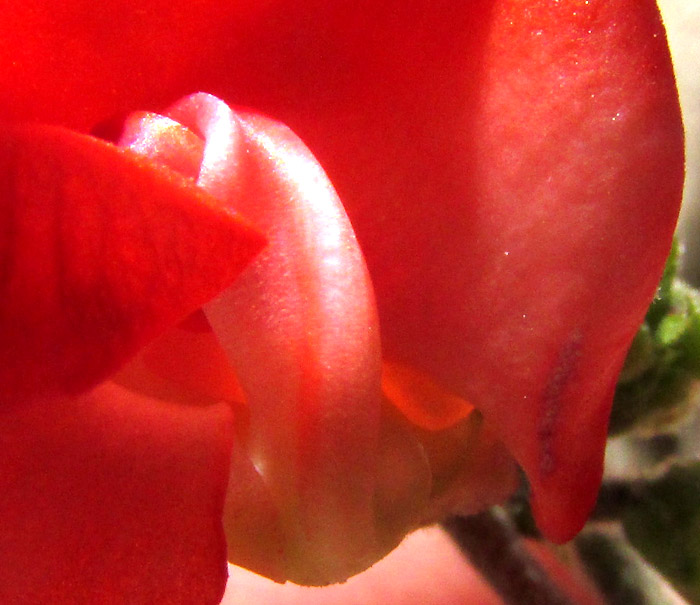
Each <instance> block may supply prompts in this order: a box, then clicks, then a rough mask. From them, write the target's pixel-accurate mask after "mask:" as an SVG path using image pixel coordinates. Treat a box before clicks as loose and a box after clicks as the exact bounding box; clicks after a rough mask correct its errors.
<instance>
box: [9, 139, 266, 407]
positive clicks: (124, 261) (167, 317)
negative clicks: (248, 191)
mask: <svg viewBox="0 0 700 605" xmlns="http://www.w3.org/2000/svg"><path fill="white" fill-rule="evenodd" d="M263 243H264V239H263V237H262V236H261V235H260V234H259V233H258V232H256V231H255V230H254V229H253V228H252V227H250V226H249V225H248V224H247V223H245V222H244V221H243V220H242V219H240V218H239V217H238V216H236V215H235V213H233V212H232V211H230V210H229V209H226V208H223V207H221V206H219V205H218V204H217V201H216V200H215V199H214V198H212V197H210V196H208V195H206V193H204V192H202V191H201V190H200V189H199V188H198V187H196V185H195V183H194V181H192V180H188V179H185V178H183V177H181V176H179V175H178V174H176V173H174V172H171V171H169V170H165V169H162V168H161V169H156V168H155V167H154V165H153V164H151V163H150V162H148V161H145V160H144V159H143V158H140V157H138V156H137V155H135V154H133V153H131V152H128V151H124V150H120V149H118V148H117V147H115V146H113V145H110V144H107V143H104V142H101V141H99V140H97V139H94V138H91V137H87V136H84V135H79V134H75V133H73V132H71V131H68V130H65V129H62V128H56V127H47V126H18V127H14V128H7V129H4V130H3V131H2V132H1V133H0V259H2V264H0V333H1V334H2V339H1V340H0V384H1V385H2V395H0V403H2V404H3V405H7V404H8V403H10V404H15V403H18V402H19V401H21V400H23V399H32V398H36V397H38V398H41V397H43V396H57V395H63V394H77V393H80V392H82V391H84V390H86V389H88V388H90V387H93V386H94V385H95V384H97V383H98V382H99V381H101V380H103V379H105V378H106V377H107V376H108V375H109V374H110V373H112V372H114V371H115V370H116V369H118V368H119V367H120V366H121V365H122V364H123V363H124V362H125V361H126V360H127V359H128V358H129V357H130V356H132V355H134V354H135V353H136V351H138V349H139V348H140V347H142V346H143V345H144V343H146V342H147V341H148V340H150V339H152V338H154V337H155V336H157V335H159V334H160V333H162V332H163V331H165V330H166V329H167V328H169V327H171V326H173V325H174V324H175V323H177V322H178V321H179V320H181V319H184V318H185V317H186V316H187V315H188V314H190V313H191V312H192V311H194V310H196V309H197V308H198V307H200V306H201V305H202V303H204V302H206V301H207V300H209V299H211V298H212V297H213V296H214V295H215V294H216V293H218V292H219V291H221V290H222V289H223V288H225V287H226V286H227V285H229V284H230V283H231V282H232V281H233V280H234V279H235V278H236V276H237V275H238V274H239V273H240V271H241V269H242V268H243V267H244V266H245V265H246V264H247V263H248V262H249V261H250V259H251V258H252V257H253V256H254V255H255V254H256V253H257V252H258V251H259V250H260V249H261V247H262V246H263Z"/></svg>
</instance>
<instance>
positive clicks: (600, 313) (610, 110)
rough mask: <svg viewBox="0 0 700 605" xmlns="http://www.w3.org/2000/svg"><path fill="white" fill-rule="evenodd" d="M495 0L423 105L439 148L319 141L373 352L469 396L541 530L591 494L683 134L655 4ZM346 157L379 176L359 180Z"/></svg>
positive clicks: (652, 268)
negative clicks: (437, 91)
mask: <svg viewBox="0 0 700 605" xmlns="http://www.w3.org/2000/svg"><path fill="white" fill-rule="evenodd" d="M492 7H493V10H492V14H491V16H490V19H491V21H490V23H489V28H490V29H489V31H488V37H487V39H486V40H485V43H484V45H483V48H481V49H480V51H479V52H476V53H474V54H472V55H471V56H469V55H465V56H463V57H462V58H461V59H460V61H463V63H461V64H459V65H460V68H461V70H462V74H463V75H462V76H461V77H460V76H459V75H458V73H453V76H454V79H453V87H452V89H453V90H454V91H455V95H456V97H453V98H455V99H456V98H458V97H459V98H461V103H459V102H457V101H456V100H455V101H454V104H453V105H452V106H451V107H450V108H449V111H447V112H444V113H439V114H438V113H437V108H440V109H441V110H442V109H444V104H443V105H439V106H436V112H435V113H431V112H430V111H429V109H428V108H425V110H426V114H427V115H429V116H431V118H430V119H432V121H433V127H434V128H435V129H436V136H437V137H438V139H437V140H438V141H441V148H439V149H435V150H432V149H429V148H424V149H423V150H422V154H421V153H419V152H417V151H416V154H417V155H416V156H415V157H412V156H411V155H409V154H408V153H405V154H404V155H403V156H402V155H398V156H397V155H396V154H395V153H394V152H393V150H394V147H393V146H392V144H395V142H396V140H395V139H394V140H393V141H390V142H388V143H386V144H382V143H381V142H377V141H376V138H373V139H371V142H368V143H366V146H365V147H363V153H364V155H365V157H364V158H362V157H361V156H359V155H358V154H357V153H355V151H356V150H355V149H354V147H353V145H352V143H346V141H351V140H352V137H353V135H352V134H348V132H347V129H345V130H342V132H343V134H342V140H341V137H338V138H337V139H335V140H334V141H333V142H329V141H327V142H326V143H325V144H322V145H323V146H322V148H321V151H320V153H319V156H320V158H321V161H322V162H324V166H326V167H327V168H328V170H329V172H330V174H331V176H332V177H333V178H334V183H336V184H337V186H338V187H339V190H340V193H341V196H342V198H343V199H344V201H346V205H347V207H348V208H349V214H350V216H351V219H352V220H353V224H354V225H355V227H356V229H357V232H358V237H359V239H360V241H361V243H362V244H363V250H364V251H365V252H366V254H367V257H368V264H369V266H370V270H371V272H372V276H373V283H374V285H375V287H376V289H377V297H378V304H379V309H380V316H381V322H382V323H381V326H382V333H383V336H384V343H385V345H386V350H387V352H388V354H389V355H393V356H396V357H397V358H399V359H400V360H402V361H403V362H405V363H409V364H414V365H416V366H417V367H420V368H422V369H423V370H426V371H428V372H429V373H430V374H432V375H434V376H437V377H439V378H440V379H441V380H442V381H443V383H444V384H446V385H448V386H449V387H451V388H452V389H454V390H456V391H457V392H459V393H461V394H462V395H463V396H466V397H467V398H468V399H469V401H470V402H471V403H473V404H474V405H475V406H476V407H478V408H479V409H480V410H482V411H483V413H484V414H485V416H486V417H487V419H488V420H489V421H490V424H491V426H493V427H495V428H496V429H497V430H498V431H499V434H500V435H501V437H502V438H503V440H504V442H505V443H506V444H507V446H508V447H509V448H510V449H511V451H512V452H513V453H514V455H515V456H516V458H517V459H518V460H519V462H520V463H521V464H522V465H523V466H524V468H525V470H526V472H527V474H528V476H529V479H530V481H531V483H532V487H533V493H534V510H535V514H536V516H537V518H538V522H539V524H540V526H541V528H542V529H543V531H544V532H545V533H546V534H547V535H548V536H549V537H550V538H552V539H555V540H565V539H567V538H569V537H571V536H572V535H573V533H575V532H576V531H577V530H578V529H579V528H580V527H581V525H582V523H583V522H584V519H585V517H586V516H587V514H588V512H589V511H590V509H591V507H592V505H593V502H594V500H595V495H596V490H597V486H598V483H599V480H600V475H601V467H602V458H603V447H604V443H605V438H606V435H605V432H606V425H607V419H608V414H609V408H610V403H611V397H612V391H613V388H614V385H615V380H616V376H617V371H618V370H619V367H620V365H621V363H622V361H623V359H624V356H625V351H626V349H627V347H628V345H629V343H630V340H631V338H632V337H633V335H634V333H635V331H636V329H637V326H638V325H639V322H640V321H641V319H642V317H643V315H644V312H645V309H646V306H647V305H648V303H649V301H650V300H651V297H652V296H653V294H654V290H655V286H656V283H657V281H658V278H659V276H660V272H661V270H662V267H663V263H664V259H665V256H666V254H667V252H668V249H669V243H670V238H671V234H672V231H673V228H674V224H675V220H676V215H677V211H678V205H679V202H680V192H681V184H682V178H683V144H682V143H683V141H682V130H681V123H680V117H679V109H678V102H677V97H676V92H675V86H674V81H673V74H672V71H671V64H670V61H669V57H668V51H667V48H666V44H665V40H664V32H663V29H662V26H661V23H660V20H659V17H658V14H657V11H656V7H655V3H653V2H639V1H638V0H635V1H631V0H616V1H610V2H573V3H572V2H567V3H554V2H513V1H505V0H503V1H499V2H494V3H493V4H492ZM403 60H404V61H406V62H407V63H408V64H411V65H413V63H412V62H411V61H410V60H409V59H407V58H404V59H403ZM448 65H449V66H450V67H452V64H448ZM464 74H469V76H466V75H464ZM423 75H424V76H425V74H423ZM467 78H468V81H467ZM417 84H418V83H417ZM418 90H420V86H419V87H418ZM420 96H421V95H420V93H415V94H414V95H413V96H412V97H411V102H412V103H413V102H414V98H415V97H420ZM418 102H420V101H418ZM402 109H403V105H399V106H398V107H397V111H399V112H400V111H401V110H402ZM364 110H365V111H367V107H366V106H365V107H364ZM359 111H360V110H359V109H358V112H359ZM338 113H340V112H338ZM368 114H369V115H372V114H371V112H368ZM406 115H413V113H410V114H406ZM405 117H406V116H405ZM404 123H408V122H407V121H406V120H404ZM438 126H441V128H440V129H438V128H437V127H438ZM315 129H316V126H311V127H310V129H309V130H310V132H315ZM298 130H299V131H300V132H301V133H302V135H303V133H304V129H303V128H298ZM330 131H331V129H330V128H326V129H325V130H324V132H330ZM378 132H381V135H382V136H384V135H385V132H386V131H385V130H384V129H382V130H378ZM445 132H447V133H449V136H448V137H447V139H440V138H439V136H440V134H441V133H442V134H445ZM407 136H408V135H407ZM312 142H313V141H312ZM333 144H335V145H337V147H336V148H335V149H333V148H332V147H333ZM407 144H409V145H410V146H411V148H412V149H416V146H417V145H418V142H417V141H411V142H410V143H407ZM358 158H359V159H358ZM440 158H443V160H442V162H443V163H442V164H440ZM355 162H366V164H367V166H368V167H369V168H368V170H377V169H373V168H371V166H372V165H374V166H384V167H385V169H387V170H388V168H386V166H390V169H391V171H392V174H393V179H392V180H389V179H387V178H386V177H385V176H383V175H378V176H377V178H374V179H372V178H370V179H369V180H360V179H358V177H357V175H358V174H361V173H362V166H360V165H359V163H358V164H355ZM377 172H378V171H377ZM417 172H419V173H418V174H417ZM397 174H398V175H403V178H401V177H400V176H399V177H397V176H396V175H397ZM334 175H335V176H334ZM380 177H381V178H380ZM417 179H419V181H417ZM412 183H413V186H412Z"/></svg>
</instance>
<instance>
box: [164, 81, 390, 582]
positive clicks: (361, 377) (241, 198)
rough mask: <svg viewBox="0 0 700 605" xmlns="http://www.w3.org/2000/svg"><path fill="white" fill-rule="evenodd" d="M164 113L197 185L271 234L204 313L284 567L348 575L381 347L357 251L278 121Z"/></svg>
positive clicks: (371, 438)
mask: <svg viewBox="0 0 700 605" xmlns="http://www.w3.org/2000/svg"><path fill="white" fill-rule="evenodd" d="M168 114H169V115H170V116H171V117H173V118H175V119H177V120H178V121H179V122H181V123H183V124H185V125H186V126H189V127H190V128H191V129H193V130H195V131H198V132H201V133H202V135H203V137H204V138H205V140H206V146H205V148H204V157H203V163H202V168H201V170H200V175H199V180H198V183H199V184H200V185H201V186H202V187H203V188H204V189H205V190H206V191H208V192H209V193H211V194H212V195H215V196H216V197H218V198H219V199H221V200H225V201H226V203H228V204H230V205H231V207H233V208H234V209H236V211H238V212H240V213H241V214H243V215H245V216H247V217H249V218H250V219H251V220H253V221H254V222H255V224H256V225H257V226H259V227H260V228H261V229H263V231H264V233H265V234H266V235H267V237H268V238H269V241H270V245H269V246H268V247H267V248H266V250H265V251H264V252H263V253H262V255H261V256H260V257H259V258H258V259H257V260H256V261H255V262H254V263H253V264H252V265H251V266H250V267H249V268H248V270H246V271H244V273H243V274H242V275H241V277H240V279H239V280H237V282H236V284H235V285H234V286H232V287H231V288H229V289H228V290H227V291H226V292H225V293H224V294H223V295H222V296H220V297H219V298H218V299H217V300H216V301H214V302H212V303H210V304H208V305H206V312H207V315H208V317H209V320H210V322H211V324H212V326H213V328H214V330H215V332H216V333H217V335H218V336H219V338H220V339H221V340H222V343H223V346H224V348H225V349H226V350H227V352H228V354H229V356H230V358H231V360H232V364H233V366H234V367H235V369H236V372H237V375H238V377H239V379H240V381H241V385H242V387H243V390H244V391H245V394H246V401H247V404H248V406H249V407H250V426H249V428H248V434H249V435H250V440H249V443H247V448H246V453H247V455H248V456H249V457H250V459H251V461H252V463H253V466H254V467H255V470H256V471H257V472H258V473H259V474H260V476H261V477H262V480H263V482H264V484H265V486H266V488H267V489H268V490H269V495H268V498H269V499H270V501H271V505H272V506H273V507H276V508H277V510H278V513H277V514H278V516H279V519H278V523H279V524H280V526H281V528H282V531H283V533H284V536H285V543H284V544H282V545H280V547H279V548H282V549H283V553H284V557H283V558H284V561H283V562H282V563H281V565H283V566H286V567H287V568H288V569H285V570H284V571H283V572H282V573H284V574H285V575H284V577H286V578H292V579H295V580H296V581H299V582H330V581H334V580H338V579H344V578H345V577H347V576H348V575H350V574H352V573H355V572H357V571H360V570H361V569H363V568H364V567H366V566H367V565H369V564H370V563H371V562H373V561H374V560H375V558H376V557H377V554H376V551H377V549H378V546H377V537H376V535H375V527H374V506H373V497H374V491H375V465H376V459H377V440H378V430H379V410H380V401H381V399H380V388H379V374H380V355H379V337H378V330H377V320H376V312H375V308H374V297H373V293H372V290H371V286H370V283H369V278H368V275H367V272H366V269H365V265H364V260H363V258H362V255H361V253H360V251H359V248H358V246H357V243H356V241H355V237H354V234H353V232H352V229H351V228H350V225H349V223H348V221H347V218H346V216H345V213H344V211H343V209H342V206H341V204H340V202H339V200H338V199H337V197H336V195H335V192H334V191H333V189H332V187H331V185H330V183H329V182H328V181H327V179H326V177H325V175H324V174H323V172H322V171H321V169H320V168H319V167H318V165H317V164H316V162H315V160H314V158H313V157H312V156H311V154H310V153H309V152H308V150H307V149H306V148H305V147H304V146H303V144H302V143H301V142H300V141H299V140H298V139H297V138H296V137H295V136H294V135H293V134H292V133H291V132H290V131H289V130H288V129H286V128H285V127H283V126H281V125H280V124H278V123H276V122H273V121H271V120H268V119H265V118H261V117H258V116H254V115H251V114H234V113H233V112H232V111H231V110H230V109H228V107H226V105H224V104H223V103H222V102H220V101H218V100H217V99H215V98H214V97H210V96H207V95H194V96H192V97H190V98H188V99H186V100H184V101H183V102H181V103H180V104H178V105H176V106H174V107H172V108H171V109H170V110H169V111H168ZM251 472H252V469H251ZM231 480H232V482H233V483H235V482H236V480H237V478H236V476H235V475H233V476H232V479H231ZM232 489H235V486H234V487H233V488H232ZM261 497H262V495H261ZM232 506H236V509H237V506H238V505H234V504H232ZM228 523H229V526H230V530H229V533H232V534H235V533H240V532H247V531H249V529H246V528H245V527H238V520H237V519H236V518H230V517H229V521H228ZM232 539H233V541H237V539H238V536H235V535H234V537H233V538H232ZM396 540H397V538H395V537H392V542H391V543H390V544H389V545H387V546H385V547H384V548H385V551H386V550H388V549H389V548H390V547H391V546H393V545H394V544H395V541H396ZM251 547H255V543H254V542H253V543H251V544H250V545H249V546H248V548H251ZM234 555H235V553H234ZM319 565H320V567H317V566H319Z"/></svg>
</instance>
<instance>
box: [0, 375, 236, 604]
mask: <svg viewBox="0 0 700 605" xmlns="http://www.w3.org/2000/svg"><path fill="white" fill-rule="evenodd" d="M231 425H232V423H231V413H230V410H229V409H228V407H227V406H226V405H223V404H221V405H213V406H208V407H187V406H182V405H177V404H171V403H166V402H164V401H160V400H156V399H149V398H147V397H143V396H140V395H136V394H134V393H132V392H130V391H127V390H125V389H122V388H121V387H117V386H115V385H112V384H107V385H103V386H101V387H99V388H98V389H97V390H95V391H94V392H92V393H90V394H88V395H84V396H83V397H81V398H79V399H76V400H73V401H53V402H51V404H50V405H48V404H44V402H42V403H40V404H37V405H33V406H23V407H21V408H19V409H18V410H16V411H12V412H5V413H3V414H2V423H1V424H0V443H2V456H3V463H2V465H0V484H1V485H2V496H0V518H2V524H3V529H2V532H0V602H2V603H3V604H7V605H23V604H25V603H52V604H57V605H62V604H66V605H67V604H70V605H82V604H84V605H92V604H94V603H100V604H105V605H111V604H114V605H116V604H126V603H128V604H129V605H132V604H133V605H136V604H143V605H152V604H154V603H168V604H173V605H175V604H182V605H191V604H192V603H198V604H199V603H201V604H202V605H206V604H211V605H213V604H215V603H218V602H219V600H220V599H221V595H222V593H223V590H224V584H225V581H226V565H225V561H226V557H225V552H226V546H225V543H224V537H223V531H222V528H221V513H222V506H223V501H224V490H225V486H226V481H227V477H228V462H229V451H230V448H231V445H232V443H231V442H232V434H231Z"/></svg>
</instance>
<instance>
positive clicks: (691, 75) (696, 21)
mask: <svg viewBox="0 0 700 605" xmlns="http://www.w3.org/2000/svg"><path fill="white" fill-rule="evenodd" d="M658 4H659V8H660V9H661V13H662V15H663V18H664V23H665V25H666V31H667V32H668V41H669V45H670V47H671V54H672V55H673V61H674V65H675V69H676V78H677V80H678V88H679V92H680V98H681V106H682V109H683V119H684V122H685V128H686V153H687V176H686V185H685V201H684V206H683V211H682V212H681V220H680V223H679V234H680V236H681V241H682V242H683V245H684V248H685V255H684V265H683V267H684V275H685V277H686V278H687V279H688V280H689V281H691V282H692V283H693V284H694V285H696V286H698V285H700V0H658Z"/></svg>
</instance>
